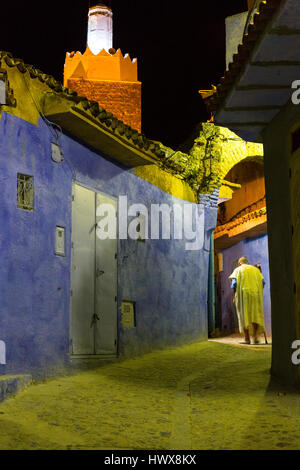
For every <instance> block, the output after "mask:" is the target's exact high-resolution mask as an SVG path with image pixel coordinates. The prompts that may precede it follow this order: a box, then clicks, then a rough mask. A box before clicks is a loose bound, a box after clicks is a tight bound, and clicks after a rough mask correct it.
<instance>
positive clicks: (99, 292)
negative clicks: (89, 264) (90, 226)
mask: <svg viewBox="0 0 300 470" xmlns="http://www.w3.org/2000/svg"><path fill="white" fill-rule="evenodd" d="M101 204H108V205H109V206H110V207H111V208H112V212H114V214H115V217H114V219H115V220H114V222H113V221H111V222H112V223H113V224H114V226H116V217H117V202H116V200H114V199H112V198H110V197H108V196H106V195H104V194H97V208H98V207H99V206H100V205H101ZM99 220H100V219H99V217H96V222H97V223H98V222H99ZM95 300H96V313H97V317H98V318H99V320H98V321H97V323H96V331H95V348H96V354H114V353H115V352H116V347H117V341H116V340H117V240H116V239H107V240H100V239H99V237H96V290H95Z"/></svg>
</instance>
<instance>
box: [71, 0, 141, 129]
mask: <svg viewBox="0 0 300 470" xmlns="http://www.w3.org/2000/svg"><path fill="white" fill-rule="evenodd" d="M112 47H113V12H112V10H111V8H109V7H108V6H106V5H104V4H103V3H98V4H97V5H95V6H93V7H91V8H90V9H89V14H88V41H87V49H86V51H85V52H84V54H81V53H80V52H76V53H75V52H71V53H67V55H66V62H65V68H64V85H65V87H67V88H70V89H71V90H74V91H77V93H78V94H79V95H81V96H86V97H87V98H88V99H89V100H92V101H97V102H98V103H99V105H100V106H102V107H103V108H105V109H106V111H109V112H111V113H113V114H114V115H115V116H116V117H117V118H118V119H120V120H121V121H123V122H124V123H125V124H127V125H129V126H130V127H132V128H133V129H136V130H138V131H139V132H140V131H141V101H142V97H141V88H142V84H141V82H139V81H138V68H137V60H136V59H133V60H131V58H130V56H129V55H128V54H126V55H125V56H123V54H122V52H121V50H120V49H119V50H118V51H117V52H116V51H115V50H114V49H113V48H112Z"/></svg>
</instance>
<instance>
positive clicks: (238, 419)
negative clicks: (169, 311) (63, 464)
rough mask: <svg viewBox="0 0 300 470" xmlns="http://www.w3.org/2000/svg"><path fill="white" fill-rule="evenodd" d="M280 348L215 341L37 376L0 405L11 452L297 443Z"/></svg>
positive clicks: (3, 440) (0, 423)
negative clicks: (278, 369)
mask: <svg viewBox="0 0 300 470" xmlns="http://www.w3.org/2000/svg"><path fill="white" fill-rule="evenodd" d="M270 353H271V348H270V347H268V346H265V347H263V346H262V347H253V349H252V348H251V347H248V348H244V347H242V346H237V345H230V344H221V343H218V342H214V341H209V342H201V343H194V344H190V345H186V346H184V347H178V348H171V349H168V350H165V351H158V352H153V353H151V354H147V355H144V356H142V357H139V358H136V359H127V360H124V361H119V362H115V363H112V364H107V365H103V366H101V367H98V368H97V369H94V370H88V371H81V372H76V373H74V374H73V375H69V376H64V377H60V378H57V379H55V380H48V381H46V382H44V383H39V384H34V385H32V386H30V387H29V388H27V389H26V390H24V391H23V392H20V393H19V394H18V395H17V396H16V397H14V398H10V399H8V400H6V401H5V402H3V403H1V405H0V429H1V430H5V432H3V431H2V432H1V435H0V449H1V450H10V449H14V450H21V449H25V450H35V449H45V450H54V449H55V450H66V449H70V450H142V449H143V450H151V449H157V450H203V449H205V450H209V449H213V450H223V449H231V450H240V449H241V450H247V449H252V450H265V449H269V450H271V449H277V450H282V449H297V447H298V443H299V439H300V431H299V418H300V405H299V397H298V395H297V394H296V393H293V392H291V393H287V392H284V391H280V390H279V389H277V388H274V386H272V387H270V385H269V382H270V373H269V370H270V363H271V357H270V356H271V354H270Z"/></svg>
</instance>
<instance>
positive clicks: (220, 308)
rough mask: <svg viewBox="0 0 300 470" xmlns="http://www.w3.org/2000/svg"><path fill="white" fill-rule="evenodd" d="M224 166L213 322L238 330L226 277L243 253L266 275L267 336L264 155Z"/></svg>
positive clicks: (268, 323) (216, 238)
mask: <svg viewBox="0 0 300 470" xmlns="http://www.w3.org/2000/svg"><path fill="white" fill-rule="evenodd" d="M225 168H226V169H225ZM227 170H228V172H227V173H226V174H224V178H223V186H222V188H221V191H220V200H219V208H218V223H217V227H216V230H215V232H214V245H215V287H216V295H215V309H216V312H215V319H216V325H215V326H216V328H217V329H218V330H219V331H221V332H222V334H225V335H227V334H233V333H238V323H237V316H236V312H235V307H234V305H233V302H232V297H233V295H232V290H231V286H230V281H229V279H228V277H229V276H230V274H231V273H232V272H233V270H234V269H235V268H236V267H237V261H238V259H239V258H241V257H242V256H246V257H247V258H248V260H249V263H250V264H252V265H255V264H259V265H260V266H261V269H262V273H263V275H264V278H265V289H264V316H265V328H266V333H267V335H268V336H270V335H271V301H270V279H269V258H268V234H267V210H266V196H265V179H264V165H263V156H262V155H255V156H247V157H246V158H242V159H240V160H239V161H238V159H236V160H235V159H233V158H231V161H227V162H226V165H224V173H225V171H227ZM226 188H227V194H226ZM230 192H231V197H230ZM226 196H227V197H226Z"/></svg>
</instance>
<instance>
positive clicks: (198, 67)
mask: <svg viewBox="0 0 300 470" xmlns="http://www.w3.org/2000/svg"><path fill="white" fill-rule="evenodd" d="M96 3H97V2H95V1H93V0H91V1H89V0H77V1H76V0H72V1H69V0H60V1H57V0H51V1H50V2H40V3H37V2H31V1H26V2H25V1H18V0H17V1H15V2H13V3H11V2H8V1H5V2H1V28H0V49H1V50H5V51H9V52H11V53H12V54H13V55H14V56H15V57H19V58H21V59H23V60H24V61H25V62H26V63H28V64H33V65H35V66H36V67H37V68H39V69H40V70H42V71H43V72H45V73H48V74H50V75H53V76H54V77H55V78H56V79H58V80H60V81H62V77H63V64H64V60H65V53H66V51H68V52H71V51H77V50H79V51H81V52H84V50H85V47H86V37H87V13H88V8H89V5H90V6H93V5H95V4H96ZM104 3H105V2H104ZM107 3H110V5H111V7H112V8H113V12H114V47H115V48H116V49H118V48H121V49H122V52H123V53H124V54H125V53H127V52H128V53H129V54H130V56H131V57H132V58H134V57H137V58H138V63H139V79H140V80H141V81H142V82H143V132H144V133H145V134H146V136H147V137H148V138H150V139H154V140H159V141H161V142H163V143H164V144H166V145H169V146H171V147H173V148H176V147H178V146H179V145H180V144H181V143H182V142H184V141H185V140H186V139H187V138H188V136H189V135H190V134H191V133H192V132H193V129H194V127H195V125H196V124H197V123H199V122H201V121H206V120H207V119H208V117H209V116H208V114H207V112H206V109H205V106H204V104H203V103H202V101H201V98H200V96H199V95H198V90H199V89H207V88H210V85H211V84H212V83H213V84H218V82H219V79H220V78H221V77H222V76H223V75H224V71H225V17H226V16H229V15H233V14H236V13H240V12H242V11H245V10H247V1H246V0H228V1H225V0H207V1H202V0H198V1H195V0H194V1H180V2H179V1H178V0H175V1H174V0H160V1H157V2H154V1H148V0H111V2H107ZM11 5H13V8H12V6H11Z"/></svg>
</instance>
